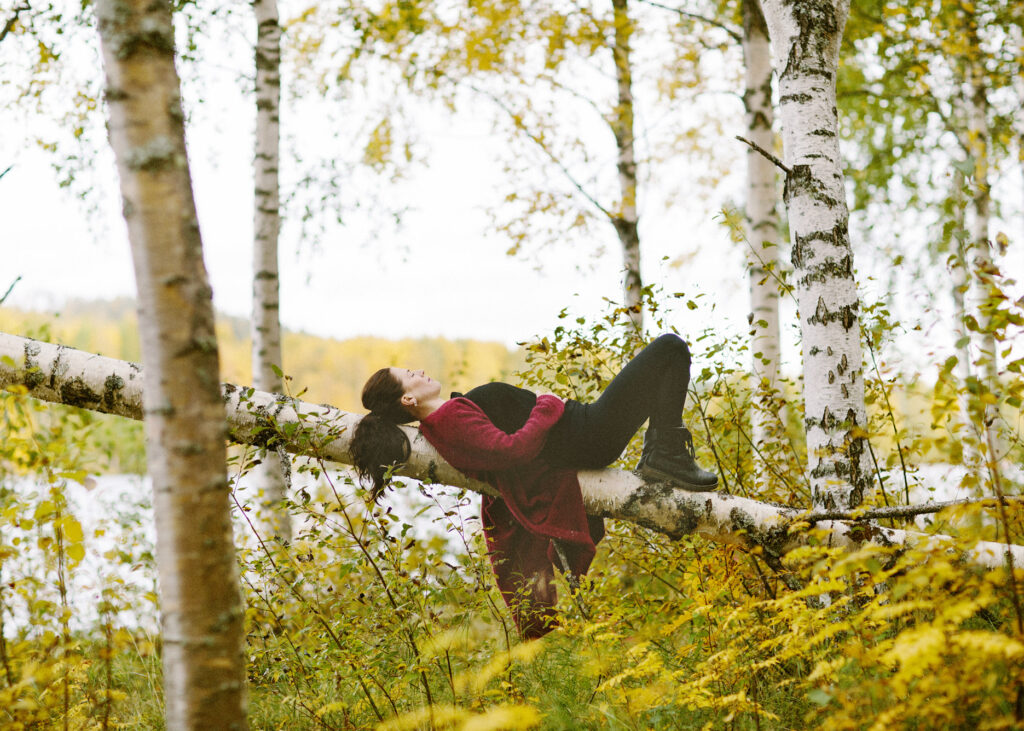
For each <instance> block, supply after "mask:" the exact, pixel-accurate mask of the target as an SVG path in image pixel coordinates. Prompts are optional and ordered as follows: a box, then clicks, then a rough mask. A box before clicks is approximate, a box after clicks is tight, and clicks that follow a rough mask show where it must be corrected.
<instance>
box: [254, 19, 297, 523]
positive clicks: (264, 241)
mask: <svg viewBox="0 0 1024 731" xmlns="http://www.w3.org/2000/svg"><path fill="white" fill-rule="evenodd" d="M253 12H254V14H255V16H256V58H255V61H256V144H255V154H254V168H255V170H254V173H255V174H254V179H255V183H256V189H255V211H254V218H253V223H254V226H253V233H254V239H253V287H252V374H253V375H252V378H253V385H254V386H255V387H256V388H258V389H260V390H262V391H273V392H280V391H283V390H284V383H283V382H282V379H281V377H280V376H279V375H278V372H275V371H274V367H277V368H278V369H281V367H282V365H281V364H282V354H281V318H280V307H279V292H280V282H279V276H278V239H279V235H280V230H281V215H280V184H279V176H278V165H279V160H280V154H279V149H280V124H279V118H278V114H279V109H280V105H281V26H280V24H279V23H278V13H277V2H276V0H256V1H255V2H254V3H253ZM290 468H291V465H290V464H289V463H288V462H287V461H286V460H284V459H282V458H281V456H280V455H278V454H277V453H276V452H274V451H267V452H266V454H265V455H264V456H263V459H262V462H261V463H260V464H259V465H256V466H255V467H254V468H253V469H252V471H250V473H249V482H250V483H251V484H252V485H253V486H254V487H255V488H256V491H257V499H258V501H259V504H260V507H259V510H258V511H257V515H258V517H259V520H260V522H261V523H262V527H263V529H264V530H265V531H266V533H267V534H268V535H270V536H275V537H276V538H277V539H278V540H280V541H283V542H285V543H288V542H289V541H291V537H292V531H291V517H290V515H289V514H288V511H287V510H284V509H283V507H282V501H283V500H284V497H285V488H286V479H285V478H286V475H287V474H288V472H287V470H290Z"/></svg>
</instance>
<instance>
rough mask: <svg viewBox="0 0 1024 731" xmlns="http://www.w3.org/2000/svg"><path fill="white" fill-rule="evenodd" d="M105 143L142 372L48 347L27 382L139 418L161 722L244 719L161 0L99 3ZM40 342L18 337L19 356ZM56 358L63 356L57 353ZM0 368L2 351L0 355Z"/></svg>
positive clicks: (214, 403)
mask: <svg viewBox="0 0 1024 731" xmlns="http://www.w3.org/2000/svg"><path fill="white" fill-rule="evenodd" d="M96 15H97V20H98V24H99V34H100V40H101V45H102V48H103V65H104V70H105V72H106V81H107V87H106V99H107V107H108V114H109V124H108V130H109V134H110V143H111V146H112V147H113V148H114V155H115V157H116V159H117V167H118V174H119V178H120V184H121V196H122V199H123V201H124V216H125V221H126V223H127V224H128V238H129V241H130V243H131V248H132V260H133V262H134V265H135V281H136V284H137V287H138V302H139V331H140V336H141V342H142V354H143V360H144V361H145V363H146V368H147V373H148V377H147V378H146V379H145V382H144V383H143V380H142V379H141V378H140V377H139V369H138V366H133V365H131V364H124V367H119V368H117V369H110V368H105V369H102V370H101V371H99V372H100V377H99V378H98V379H94V378H93V377H92V375H93V374H94V373H95V372H98V371H96V369H95V368H94V367H93V366H95V365H96V364H95V363H93V364H90V367H89V368H86V369H81V368H80V367H79V366H78V364H77V362H72V359H71V357H70V353H69V352H68V351H66V350H65V351H56V352H55V353H52V355H54V357H53V359H52V361H49V363H48V365H49V367H48V369H47V370H46V371H45V373H44V371H43V370H31V371H29V372H28V373H27V374H26V375H27V376H28V378H27V379H26V381H25V385H26V386H27V387H28V386H30V385H31V386H32V388H34V389H42V390H43V391H45V392H48V393H52V394H54V395H59V396H60V398H61V399H63V400H65V401H68V402H71V403H74V404H75V405H77V406H82V407H85V408H89V407H90V405H96V406H99V407H101V408H102V409H103V410H108V411H112V412H115V413H121V412H126V411H129V410H135V411H136V413H138V415H139V416H142V415H143V414H144V415H145V424H146V454H147V462H148V468H149V473H150V476H151V478H152V482H153V512H154V515H155V523H156V534H157V574H158V578H159V582H160V605H161V626H162V639H163V668H164V697H165V703H166V706H165V717H166V725H167V727H168V728H171V729H197V730H198V729H214V728H216V729H245V728H247V727H248V726H247V720H246V699H245V662H244V656H243V653H242V648H243V627H242V620H243V610H242V599H241V593H240V591H239V580H238V575H237V566H236V562H235V554H234V536H233V534H232V527H231V513H230V504H229V495H228V485H227V476H226V467H225V458H226V453H225V444H224V440H225V436H226V429H225V421H224V413H223V407H222V404H221V401H220V392H219V385H220V384H219V364H218V354H217V340H216V336H215V332H214V319H213V302H212V298H211V291H210V286H209V284H208V280H207V276H206V270H205V267H204V265H203V255H202V254H203V252H202V241H201V240H200V236H199V226H198V222H197V219H196V210H195V203H194V201H193V199H192V185H191V180H190V178H189V172H188V162H187V159H186V155H185V132H184V125H183V119H184V116H183V114H182V110H181V99H180V91H179V88H180V85H179V81H178V76H177V72H176V71H175V68H174V29H173V26H172V22H171V6H170V5H169V4H166V3H151V2H147V1H146V0H100V1H99V2H98V3H97V6H96ZM50 356H51V351H50V350H48V349H47V348H43V347H41V346H39V345H38V344H33V343H31V342H25V343H23V344H22V345H21V362H22V363H23V364H24V366H27V367H30V368H31V367H32V366H36V367H39V368H41V367H42V366H41V364H42V363H43V362H44V360H45V359H48V358H50ZM66 356H67V358H68V359H67V360H65V357H66ZM5 365H6V361H5Z"/></svg>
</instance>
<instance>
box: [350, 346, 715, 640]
mask: <svg viewBox="0 0 1024 731" xmlns="http://www.w3.org/2000/svg"><path fill="white" fill-rule="evenodd" d="M689 382H690V351H689V348H688V347H687V345H686V343H685V341H683V340H682V338H680V337H679V336H678V335H673V334H667V335H662V336H661V337H659V338H657V339H656V340H655V341H654V342H652V343H651V344H649V345H648V346H647V347H645V348H644V349H643V350H642V351H641V352H640V353H639V354H638V355H637V356H636V357H635V358H633V359H632V360H631V361H630V362H629V363H628V364H626V366H625V367H624V368H623V369H622V371H621V372H620V373H619V374H618V375H617V376H615V378H614V379H612V381H611V383H609V384H608V386H607V388H605V390H604V392H603V393H602V394H601V396H600V397H599V398H598V399H597V401H594V402H593V403H587V404H584V403H580V402H578V401H575V400H572V399H569V400H566V401H565V402H563V401H562V400H561V399H558V398H556V397H555V396H551V395H541V396H537V395H535V394H533V393H532V392H530V391H527V390H525V389H521V388H516V387H515V386H510V385H508V384H505V383H488V384H485V385H483V386H478V387H477V388H474V389H472V390H471V391H469V392H468V393H466V394H465V395H461V394H453V397H452V398H451V399H445V398H443V397H442V396H441V384H440V383H438V382H437V381H435V380H433V379H432V378H430V377H428V376H427V375H426V374H425V373H424V372H423V371H413V370H407V369H403V368H383V369H381V370H379V371H377V372H376V373H375V374H373V376H371V377H370V379H369V380H368V381H367V382H366V386H365V387H364V388H363V406H364V407H365V408H367V409H368V410H369V411H370V413H369V414H368V415H367V416H365V417H364V418H363V420H362V421H361V422H360V423H359V425H358V426H357V427H356V431H355V434H354V435H353V438H352V447H351V451H352V457H353V462H354V464H355V467H356V470H357V472H358V474H359V476H360V477H361V478H362V479H364V480H365V479H368V480H369V481H371V482H372V486H371V488H370V496H371V497H372V498H373V499H374V500H377V499H378V498H379V497H380V495H381V494H382V493H383V491H384V489H385V488H386V486H387V476H388V472H389V470H390V469H392V468H393V466H394V465H396V464H400V463H402V462H404V461H405V460H406V459H407V458H408V456H409V450H410V445H409V440H408V439H407V438H406V436H405V434H404V432H403V431H402V430H401V429H399V428H398V425H399V424H405V423H408V422H411V421H414V420H415V421H419V429H420V432H421V433H422V434H423V435H424V436H425V437H426V439H427V441H429V442H430V443H431V444H432V445H434V447H435V448H436V449H437V450H438V452H439V453H440V454H441V456H442V457H444V458H445V459H446V460H447V461H448V462H449V463H450V464H451V465H452V466H453V467H455V468H456V469H459V470H460V471H462V472H464V473H466V474H467V475H469V476H471V477H474V478H476V479H480V480H482V481H484V482H487V483H488V484H490V485H491V486H492V487H494V488H495V489H496V490H497V491H498V493H499V495H500V496H501V497H500V498H494V497H490V496H484V500H483V524H484V532H485V535H486V537H487V546H488V550H489V552H490V555H491V561H492V564H493V565H494V569H495V573H496V575H497V578H498V586H499V588H500V589H501V592H502V596H504V598H505V601H506V602H507V603H508V604H509V607H510V608H511V609H512V611H513V616H514V617H515V619H516V623H517V625H518V626H519V629H520V631H521V632H522V634H523V635H524V637H527V638H530V637H539V636H541V635H543V634H545V633H546V632H548V631H550V629H551V628H552V626H553V625H554V605H555V600H556V598H557V597H556V595H555V590H554V583H553V579H554V572H553V567H552V564H553V563H555V562H557V563H559V564H561V565H562V566H563V568H565V569H566V570H567V571H570V572H571V574H574V575H577V576H579V575H582V574H584V573H586V570H587V568H589V566H590V561H591V559H593V556H594V550H595V544H596V543H597V541H599V540H600V539H601V537H602V536H603V535H604V526H603V523H602V521H601V520H600V519H599V518H597V519H595V518H590V517H588V516H587V515H586V512H585V511H584V510H583V500H582V497H581V495H580V489H579V482H578V480H577V479H576V471H577V470H580V469H600V468H603V467H607V466H608V465H609V464H611V463H612V462H614V461H615V460H616V459H618V457H619V455H621V454H622V451H623V450H624V449H625V448H626V445H627V444H628V443H629V440H630V439H631V438H632V437H633V435H634V434H635V433H636V432H637V430H638V429H639V428H640V427H641V426H642V425H643V423H644V422H645V421H649V422H650V424H649V426H648V429H647V433H646V435H645V438H644V449H643V454H642V456H641V458H640V463H639V464H638V465H637V470H636V471H637V472H638V473H639V474H640V475H641V476H642V477H644V478H645V479H650V480H656V481H668V482H671V483H673V484H676V485H678V486H680V487H682V488H684V489H687V490H696V491H707V490H713V489H714V488H715V486H716V485H717V484H718V478H717V476H715V475H714V474H713V473H711V472H707V471H706V470H703V469H701V468H700V467H699V466H698V465H697V463H696V462H695V461H694V450H693V441H692V439H691V437H690V432H689V431H688V430H687V429H686V427H685V426H683V424H682V412H683V404H684V403H685V401H686V390H687V388H688V386H689Z"/></svg>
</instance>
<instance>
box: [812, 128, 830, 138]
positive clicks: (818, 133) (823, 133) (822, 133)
mask: <svg viewBox="0 0 1024 731" xmlns="http://www.w3.org/2000/svg"><path fill="white" fill-rule="evenodd" d="M808 134H811V135H814V136H815V137H835V136H836V133H835V132H833V131H832V130H830V129H825V128H823V127H820V128H818V129H815V130H811V131H810V132H808Z"/></svg>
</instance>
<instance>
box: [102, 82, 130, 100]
mask: <svg viewBox="0 0 1024 731" xmlns="http://www.w3.org/2000/svg"><path fill="white" fill-rule="evenodd" d="M103 96H104V97H105V98H106V100H107V104H117V103H118V102H123V101H124V100H125V99H127V98H128V97H129V94H128V92H126V91H125V90H124V89H120V88H118V87H116V86H108V87H107V88H106V89H104V91H103Z"/></svg>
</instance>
